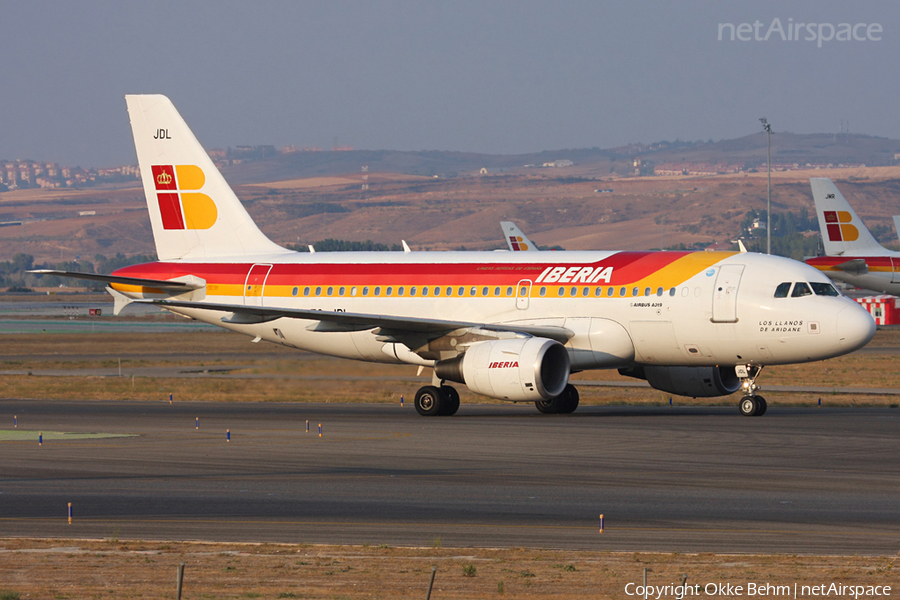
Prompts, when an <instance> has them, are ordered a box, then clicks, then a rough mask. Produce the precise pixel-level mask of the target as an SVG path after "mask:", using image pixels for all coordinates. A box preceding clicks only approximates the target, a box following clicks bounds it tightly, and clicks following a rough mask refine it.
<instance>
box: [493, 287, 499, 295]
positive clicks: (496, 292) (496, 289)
mask: <svg viewBox="0 0 900 600" xmlns="http://www.w3.org/2000/svg"><path fill="white" fill-rule="evenodd" d="M494 295H495V296H499V295H500V288H499V287H495V288H494Z"/></svg>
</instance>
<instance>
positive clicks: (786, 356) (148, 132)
mask: <svg viewBox="0 0 900 600" xmlns="http://www.w3.org/2000/svg"><path fill="white" fill-rule="evenodd" d="M126 101H127V104H128V113H129V116H130V117H131V127H132V131H133V133H134V141H135V146H136V149H137V156H138V161H139V163H140V167H141V177H142V180H143V184H144V191H145V193H146V196H147V207H148V209H149V216H150V222H151V224H152V227H153V236H154V240H155V242H156V251H157V254H158V255H159V260H158V261H157V262H152V263H147V264H141V265H135V266H131V267H126V268H124V269H119V270H118V271H116V272H115V273H113V274H112V275H91V276H88V278H93V279H98V280H101V281H104V282H106V283H107V284H108V288H107V290H108V291H109V292H110V293H111V294H112V295H113V296H114V298H115V299H116V307H117V310H116V312H117V313H118V312H119V310H121V308H122V307H123V306H125V305H127V304H128V303H131V302H142V303H152V304H156V305H159V306H162V307H164V308H166V309H168V310H170V311H172V312H174V313H178V314H181V315H185V316H188V317H192V318H195V319H198V320H200V321H205V322H207V323H212V324H215V325H218V326H220V327H224V328H226V329H230V330H232V331H235V332H238V333H242V334H244V335H248V336H250V337H253V338H254V339H256V340H257V341H258V340H265V341H268V342H273V343H276V344H282V345H284V346H289V347H292V348H298V349H302V350H309V351H313V352H319V353H322V354H327V355H331V356H339V357H344V358H352V359H356V360H364V361H374V362H383V363H398V364H410V365H419V366H421V367H427V368H429V369H431V370H432V373H433V380H432V384H431V385H426V386H424V387H422V388H421V389H420V390H418V392H417V393H416V396H415V406H416V409H417V410H418V412H419V413H420V414H422V415H425V416H436V415H452V414H454V413H455V412H456V410H457V409H458V408H459V394H458V393H457V391H456V390H455V388H454V387H453V386H452V385H450V383H457V384H462V385H465V386H467V387H468V388H469V389H470V390H471V391H473V392H475V393H477V394H483V395H485V396H490V397H492V398H500V399H504V400H510V401H512V402H534V403H535V405H536V406H537V408H538V410H539V411H540V412H543V413H570V412H572V411H574V410H575V408H576V407H577V406H578V392H577V390H576V389H575V388H574V387H573V386H572V385H571V384H570V383H569V376H570V375H571V374H572V373H575V372H578V371H584V370H587V369H618V370H619V372H620V373H622V374H623V375H627V376H631V377H638V378H641V379H646V380H647V381H648V382H649V383H650V385H652V386H653V387H654V388H656V389H659V390H663V391H665V392H668V393H671V394H678V395H683V396H692V397H698V396H723V395H728V394H732V393H734V392H737V391H738V390H743V394H744V395H743V397H742V398H741V400H740V402H739V403H738V405H739V408H740V412H741V413H742V414H744V415H748V416H753V415H760V414H762V413H763V412H765V410H766V402H765V400H764V399H763V397H762V396H760V395H759V394H757V389H758V388H757V385H756V383H755V381H756V378H757V376H758V375H759V373H760V370H761V368H762V367H763V366H764V365H775V364H788V363H801V362H810V361H817V360H823V359H826V358H831V357H835V356H840V355H842V354H846V353H848V352H852V351H854V350H856V349H857V348H860V347H862V346H864V345H865V344H866V343H867V342H868V341H869V340H870V339H871V338H872V336H873V335H874V333H875V324H874V322H873V320H872V317H871V316H869V313H868V312H866V311H865V310H863V309H862V308H861V307H860V306H858V305H857V304H856V302H854V301H852V300H850V299H848V298H846V297H844V296H842V295H841V294H840V293H838V292H837V291H836V290H835V288H834V287H832V285H831V283H830V282H829V280H828V278H827V277H826V276H825V275H824V274H823V273H821V272H819V271H817V270H816V269H814V268H812V267H810V266H808V265H805V264H803V263H800V262H796V261H793V260H789V259H786V258H781V257H776V256H765V255H760V254H753V253H744V254H739V253H733V252H411V253H407V252H392V253H385V252H354V253H350V252H347V253H330V252H316V253H299V252H293V251H290V250H286V249H285V248H282V247H280V246H278V245H276V244H275V243H273V242H272V241H270V240H269V239H268V238H267V237H266V236H265V235H264V234H263V233H262V232H261V231H260V230H259V228H258V227H257V226H256V224H255V223H254V222H253V220H252V219H251V218H250V216H249V215H248V214H247V212H246V211H245V210H244V207H243V206H242V205H241V203H240V201H239V200H238V198H237V197H236V196H235V194H234V193H233V192H232V190H231V189H230V187H229V186H228V184H227V183H226V182H225V180H224V178H223V177H222V176H221V174H220V173H219V172H218V171H217V170H216V168H215V166H214V165H213V163H212V161H211V160H210V158H209V156H208V155H207V153H206V152H205V151H204V150H203V148H202V147H201V146H200V144H199V142H198V141H197V140H196V138H195V137H194V135H193V134H192V133H191V131H190V129H189V128H188V127H187V125H186V124H185V122H184V121H183V120H182V118H181V116H180V115H179V114H178V112H177V111H176V110H175V107H174V106H173V105H172V103H171V102H170V101H169V99H168V98H166V97H164V96H159V95H141V96H127V97H126ZM44 272H52V273H57V274H69V275H73V276H76V275H78V276H82V277H84V276H83V275H81V274H73V273H61V272H57V271H44Z"/></svg>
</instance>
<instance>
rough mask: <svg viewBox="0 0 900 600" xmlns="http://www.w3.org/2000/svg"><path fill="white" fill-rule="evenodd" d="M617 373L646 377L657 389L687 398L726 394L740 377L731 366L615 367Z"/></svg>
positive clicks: (734, 389) (738, 386) (736, 384)
mask: <svg viewBox="0 0 900 600" xmlns="http://www.w3.org/2000/svg"><path fill="white" fill-rule="evenodd" d="M619 374H621V375H626V376H628V377H635V378H637V379H646V380H647V383H649V384H650V385H651V386H653V387H654V388H656V389H658V390H662V391H664V392H669V393H670V394H676V395H678V396H690V397H691V398H710V397H713V396H727V395H728V394H733V393H734V392H736V391H738V390H739V389H740V387H741V380H740V379H739V378H738V376H737V374H736V373H735V372H734V367H649V366H643V367H629V368H626V369H619Z"/></svg>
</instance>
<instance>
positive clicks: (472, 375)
mask: <svg viewBox="0 0 900 600" xmlns="http://www.w3.org/2000/svg"><path fill="white" fill-rule="evenodd" d="M434 372H435V374H436V375H437V376H438V377H439V378H441V379H445V380H448V381H456V382H458V383H464V384H466V386H467V387H468V388H469V389H470V390H472V391H473V392H475V393H476V394H482V395H484V396H490V397H492V398H502V399H504V400H512V401H531V402H533V401H536V400H549V399H551V398H555V397H556V396H559V395H560V394H562V393H563V390H564V389H565V387H566V384H567V383H568V382H569V353H568V352H567V351H566V349H565V347H563V345H562V344H560V343H559V342H555V341H553V340H548V339H546V338H536V337H532V338H516V339H506V340H492V341H484V342H477V343H475V344H472V345H471V346H470V347H469V349H468V350H466V352H465V353H464V354H461V355H460V356H457V357H455V358H452V359H449V360H442V361H440V362H438V363H437V364H436V365H435V367H434Z"/></svg>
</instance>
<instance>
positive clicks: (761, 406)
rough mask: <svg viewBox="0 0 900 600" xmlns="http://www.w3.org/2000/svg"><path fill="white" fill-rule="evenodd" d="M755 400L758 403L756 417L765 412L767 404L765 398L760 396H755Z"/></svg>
mask: <svg viewBox="0 0 900 600" xmlns="http://www.w3.org/2000/svg"><path fill="white" fill-rule="evenodd" d="M756 402H757V403H758V404H759V409H758V410H757V411H756V415H755V416H757V417H761V416H763V415H764V414H766V409H767V408H769V405H768V404H766V399H765V398H763V397H762V396H756Z"/></svg>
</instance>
